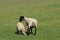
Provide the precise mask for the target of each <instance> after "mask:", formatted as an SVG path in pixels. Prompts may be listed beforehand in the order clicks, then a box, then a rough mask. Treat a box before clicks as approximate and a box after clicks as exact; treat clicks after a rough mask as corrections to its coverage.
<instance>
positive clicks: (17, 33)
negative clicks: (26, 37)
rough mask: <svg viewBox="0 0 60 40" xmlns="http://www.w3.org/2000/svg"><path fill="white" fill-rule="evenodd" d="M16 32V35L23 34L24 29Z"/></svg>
mask: <svg viewBox="0 0 60 40" xmlns="http://www.w3.org/2000/svg"><path fill="white" fill-rule="evenodd" d="M15 34H16V35H23V33H22V31H20V32H17V31H16V32H15Z"/></svg>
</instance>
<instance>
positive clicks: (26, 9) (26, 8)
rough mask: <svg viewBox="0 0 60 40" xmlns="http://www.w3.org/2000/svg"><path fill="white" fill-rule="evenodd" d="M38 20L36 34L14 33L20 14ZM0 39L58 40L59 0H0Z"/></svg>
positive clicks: (59, 27) (59, 38) (59, 22)
mask: <svg viewBox="0 0 60 40" xmlns="http://www.w3.org/2000/svg"><path fill="white" fill-rule="evenodd" d="M21 15H24V16H27V17H32V18H36V19H37V20H38V27H37V35H36V36H35V35H29V36H24V35H16V34H15V31H16V29H15V28H16V24H17V22H18V18H19V17H20V16H21ZM0 40H60V0H0Z"/></svg>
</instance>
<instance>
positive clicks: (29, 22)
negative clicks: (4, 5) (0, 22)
mask: <svg viewBox="0 0 60 40" xmlns="http://www.w3.org/2000/svg"><path fill="white" fill-rule="evenodd" d="M23 20H25V22H26V26H27V28H28V32H29V33H30V31H31V34H32V28H35V35H36V31H37V20H36V19H33V18H27V17H25V16H20V21H23Z"/></svg>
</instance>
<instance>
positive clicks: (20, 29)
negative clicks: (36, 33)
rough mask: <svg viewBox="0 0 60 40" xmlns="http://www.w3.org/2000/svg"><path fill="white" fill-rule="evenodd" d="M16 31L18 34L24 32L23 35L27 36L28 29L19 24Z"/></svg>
mask: <svg viewBox="0 0 60 40" xmlns="http://www.w3.org/2000/svg"><path fill="white" fill-rule="evenodd" d="M16 29H17V33H19V32H20V31H22V33H23V34H24V35H25V36H26V32H27V29H26V28H25V27H24V25H23V24H22V23H21V22H18V23H17V27H16Z"/></svg>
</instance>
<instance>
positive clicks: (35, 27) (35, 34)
mask: <svg viewBox="0 0 60 40" xmlns="http://www.w3.org/2000/svg"><path fill="white" fill-rule="evenodd" d="M36 31H37V28H36V27H35V35H36Z"/></svg>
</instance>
